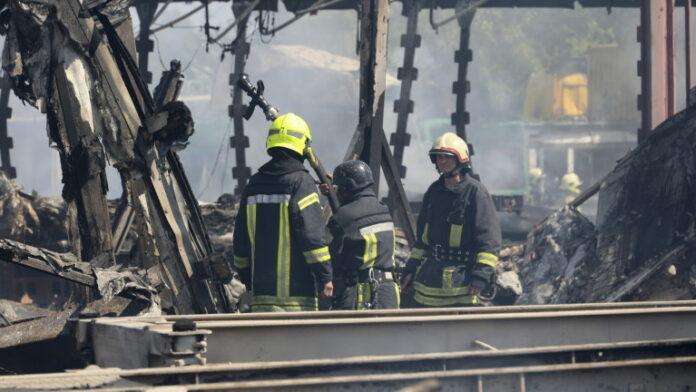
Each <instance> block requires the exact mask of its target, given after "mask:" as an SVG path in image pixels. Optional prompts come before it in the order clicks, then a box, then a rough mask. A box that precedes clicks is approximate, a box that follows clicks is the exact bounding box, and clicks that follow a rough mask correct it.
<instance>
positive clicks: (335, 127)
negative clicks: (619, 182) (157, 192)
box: [10, 2, 683, 200]
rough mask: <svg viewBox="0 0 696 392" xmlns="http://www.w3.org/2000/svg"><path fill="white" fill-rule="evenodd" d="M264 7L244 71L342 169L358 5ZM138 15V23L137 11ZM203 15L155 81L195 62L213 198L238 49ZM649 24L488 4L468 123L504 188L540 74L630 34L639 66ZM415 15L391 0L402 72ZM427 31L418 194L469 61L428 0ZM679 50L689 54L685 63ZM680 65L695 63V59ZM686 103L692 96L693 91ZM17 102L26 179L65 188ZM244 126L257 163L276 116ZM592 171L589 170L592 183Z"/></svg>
mask: <svg viewBox="0 0 696 392" xmlns="http://www.w3.org/2000/svg"><path fill="white" fill-rule="evenodd" d="M192 7H193V5H191V4H176V3H172V4H170V6H169V7H168V8H167V10H166V11H165V12H164V13H163V14H162V15H161V16H160V17H159V19H158V21H157V22H158V23H160V24H161V23H165V22H167V21H170V20H172V19H174V18H176V17H177V16H179V15H182V14H184V13H185V12H187V11H188V10H190V9H191V8H192ZM209 7H210V15H211V24H212V25H214V26H220V27H225V26H227V25H228V24H229V23H231V22H232V21H233V16H232V12H231V10H230V5H229V4H228V3H210V4H209ZM279 7H280V8H281V9H280V11H279V12H278V13H277V14H275V15H274V16H272V17H271V19H272V18H274V19H275V23H276V25H278V24H280V23H282V22H283V21H285V20H287V19H289V18H291V17H292V14H291V13H288V12H286V11H285V10H284V9H282V7H283V6H282V3H279ZM452 12H453V11H452V10H437V11H436V12H435V18H436V19H437V20H441V19H443V18H445V17H447V16H449V15H451V13H452ZM679 15H681V14H680V13H679V12H678V13H677V29H678V31H677V37H678V38H679V39H683V33H682V34H681V35H680V33H679V29H680V27H679V26H680V24H679V23H680V22H679V21H680V19H681V18H682V17H681V16H679ZM257 16H258V13H256V12H255V13H253V14H252V16H251V19H250V22H249V30H248V33H247V38H248V40H250V41H251V53H250V55H249V58H248V63H247V67H246V72H247V73H248V74H249V75H250V78H251V79H252V80H257V79H263V80H264V82H265V84H266V96H267V98H268V99H269V101H270V102H271V103H272V104H273V105H275V106H277V107H278V108H279V109H280V111H281V112H294V113H296V114H299V115H301V116H302V117H304V118H305V119H306V120H307V122H308V123H309V125H310V127H311V128H312V133H313V135H314V142H313V143H314V146H315V150H316V151H317V153H318V154H319V156H320V158H321V159H322V160H323V161H324V163H325V166H326V167H327V169H329V170H331V169H332V168H333V167H334V166H335V165H337V164H338V163H339V162H340V161H341V159H342V158H343V155H344V153H345V150H346V147H347V145H348V142H349V140H350V138H351V136H352V135H353V132H354V130H355V127H356V125H357V113H358V76H359V75H358V70H357V69H356V68H351V67H352V65H351V61H352V63H356V61H357V60H358V57H357V54H356V29H357V14H356V12H355V11H352V10H351V11H321V12H319V13H318V14H316V15H307V16H305V17H304V18H302V19H300V20H299V21H298V22H296V23H294V24H292V25H290V26H289V27H287V28H285V29H283V30H282V31H281V32H279V33H278V35H276V36H275V37H261V36H260V34H259V31H258V24H257ZM133 17H134V19H135V21H134V25H135V26H137V25H138V22H137V15H135V12H133ZM269 20H270V19H266V21H269ZM203 23H204V20H203V12H199V13H198V14H196V15H195V16H194V17H192V18H190V19H188V20H186V21H183V22H180V23H179V24H178V25H177V26H176V27H175V28H170V29H166V30H163V31H161V32H158V33H157V34H155V36H154V37H153V39H154V41H155V51H154V52H153V53H152V54H151V57H150V71H151V72H152V73H153V76H154V83H153V84H152V85H151V88H154V86H155V84H156V82H157V80H158V79H159V76H160V74H161V71H163V70H164V69H166V67H168V63H169V61H170V60H171V59H179V60H181V62H182V64H184V66H186V69H185V71H184V74H185V77H186V79H185V82H184V88H183V91H182V98H183V100H184V101H185V102H186V103H187V104H188V105H189V106H190V107H191V110H192V112H193V115H194V120H195V126H196V133H195V134H194V136H193V137H192V138H191V140H190V145H189V146H188V147H187V149H186V150H184V151H183V152H182V153H181V158H182V161H183V163H184V166H185V168H186V171H187V174H188V175H189V179H190V181H191V183H192V187H193V189H194V192H195V193H196V194H198V195H200V197H201V199H202V200H214V199H216V198H217V197H218V196H219V195H220V194H221V193H223V192H232V191H233V190H234V186H235V180H234V179H233V178H232V175H231V169H232V167H233V166H234V165H235V158H236V157H235V153H234V151H233V150H230V149H229V138H230V136H232V128H233V127H232V126H231V124H230V119H229V116H228V106H229V105H230V104H231V97H230V89H231V86H230V85H229V83H228V82H229V75H230V73H231V72H232V70H233V63H232V59H233V56H232V55H231V54H229V53H226V54H225V56H224V60H223V61H220V60H221V49H220V48H219V47H218V46H216V45H211V46H210V47H209V50H208V51H206V45H205V37H204V34H203V31H202V28H201V26H202V25H203ZM637 24H638V11H637V10H634V9H616V8H615V9H612V12H611V13H607V11H606V9H604V8H600V9H588V10H582V9H576V10H560V9H557V10H548V9H545V10H543V9H520V8H516V9H481V10H479V11H477V14H476V16H475V18H474V22H473V27H472V36H471V49H472V51H473V62H471V63H470V64H469V77H468V79H469V80H470V82H471V93H470V94H469V95H468V96H467V107H468V108H467V110H468V111H469V112H470V117H471V124H470V125H469V126H468V127H467V136H468V139H469V141H470V142H472V143H473V144H474V146H475V151H476V155H475V156H474V158H473V161H474V165H475V167H476V170H477V171H478V172H480V173H481V175H482V178H483V181H484V183H485V184H486V185H487V186H489V188H490V189H491V191H492V193H495V192H497V191H504V190H510V189H513V188H518V187H520V184H521V183H520V179H521V178H522V177H524V176H525V173H526V165H527V159H526V152H525V151H524V150H525V147H524V143H525V141H524V139H523V138H522V137H520V136H519V132H520V127H519V125H515V124H519V121H520V120H521V118H522V108H523V103H524V97H525V91H526V86H527V80H528V78H529V75H530V74H531V73H532V72H535V71H538V70H550V71H555V70H563V69H564V67H565V66H566V65H567V64H577V62H578V61H580V63H582V59H583V58H584V57H585V54H586V51H587V49H588V48H589V47H592V46H593V45H618V46H619V47H622V48H625V49H626V52H627V53H629V54H631V55H632V56H633V57H632V58H631V59H629V63H630V64H633V66H631V67H629V68H628V69H627V71H626V72H629V73H631V74H633V73H634V72H635V66H634V65H635V61H637V59H638V52H639V46H638V44H637V43H636V42H635V28H636V26H637ZM405 26H406V19H405V17H403V16H402V15H401V3H400V2H393V3H392V6H391V15H390V32H389V59H388V73H389V74H390V77H391V78H392V79H393V78H394V77H395V75H396V74H397V68H398V67H400V66H402V61H403V48H401V47H400V46H399V42H400V38H401V35H402V34H404V33H405ZM136 30H137V28H136ZM235 33H236V32H235V31H234V30H233V31H232V32H230V33H229V34H228V36H227V37H225V38H224V39H223V40H222V41H223V42H229V41H231V40H232V39H233V38H234V35H235ZM419 34H421V35H422V44H421V46H420V48H418V49H417V50H416V61H415V66H416V67H417V68H418V71H419V72H418V80H416V81H415V82H414V84H413V89H412V94H411V99H412V100H413V101H414V102H415V108H414V112H413V113H412V114H411V115H410V117H409V123H408V132H409V133H410V134H411V144H410V146H408V147H407V148H406V151H405V158H404V159H405V165H406V166H407V167H408V171H407V177H406V179H405V180H404V186H405V188H406V190H407V193H408V194H409V196H411V197H415V198H416V199H417V198H418V197H419V195H420V194H422V193H423V192H424V190H425V189H426V187H427V185H428V184H429V183H430V182H432V181H433V180H434V179H435V178H436V177H437V174H436V172H435V170H434V168H433V166H432V164H431V163H430V161H429V159H428V157H427V151H428V149H429V148H430V144H431V143H432V140H433V139H434V138H435V137H436V136H437V135H439V134H441V133H443V132H445V131H450V130H453V129H454V127H453V126H452V125H450V124H449V119H450V116H451V114H452V113H453V112H454V111H455V96H454V95H453V94H452V83H453V82H454V81H455V80H456V75H457V65H456V63H455V62H454V52H455V50H457V49H458V46H459V28H458V25H457V23H456V22H453V23H450V24H449V25H447V26H445V27H443V28H441V29H440V30H439V31H438V32H437V33H436V32H435V31H433V29H432V28H431V27H430V25H429V23H428V10H427V9H426V10H423V12H422V13H421V15H420V18H419ZM680 42H681V41H680ZM680 45H683V44H681V43H680ZM307 53H311V56H308V55H307ZM679 53H680V51H678V53H677V64H681V63H683V57H681V59H682V60H680V57H679ZM306 57H311V58H312V59H311V61H309V62H308V61H306V60H307V59H306ZM312 62H314V65H312ZM678 72H679V75H681V74H683V70H678ZM636 80H637V78H636ZM681 83H682V84H683V82H681ZM679 85H680V84H679V83H678V86H679ZM631 94H632V93H631ZM398 95H399V85H398V83H397V84H394V85H392V86H391V87H389V88H388V90H387V93H386V100H385V115H384V130H385V132H386V133H387V138H389V135H390V134H391V133H393V132H394V131H395V129H396V114H395V113H394V112H393V102H394V100H395V99H397V98H398ZM678 96H681V94H678ZM678 104H679V105H680V106H679V107H681V106H683V103H682V101H678ZM11 105H12V106H13V108H14V117H13V121H12V122H10V135H11V136H13V137H14V139H15V148H14V149H13V150H12V159H13V164H14V165H15V166H17V171H18V175H19V182H20V183H21V184H22V185H23V186H24V188H25V189H27V190H32V189H34V190H36V191H38V192H39V193H42V194H58V193H59V192H60V189H59V187H57V184H58V183H59V180H58V181H56V179H55V178H53V177H55V176H56V174H57V170H56V167H55V166H56V159H55V157H53V158H51V156H52V154H53V155H55V153H54V152H51V150H50V149H49V148H48V142H47V137H46V132H45V120H44V119H43V116H42V115H40V114H39V113H38V112H37V111H35V110H34V109H33V108H28V107H25V106H23V105H20V104H19V103H18V102H17V100H16V99H12V100H11ZM637 113H638V112H636V115H637ZM20 119H21V120H20ZM244 127H245V133H246V135H248V137H249V141H250V148H248V149H247V150H246V151H247V156H246V160H247V164H248V166H250V167H251V168H252V172H254V171H255V170H256V169H257V168H258V167H259V166H260V165H261V164H263V163H264V162H265V161H266V160H267V159H268V157H267V155H266V153H265V150H264V138H265V135H266V129H267V127H268V124H267V122H266V120H265V119H264V118H263V116H262V115H261V113H256V114H255V115H254V116H253V117H252V119H251V120H250V121H247V122H245V124H244ZM505 132H508V133H509V134H505ZM494 135H497V136H495V137H493V136H494ZM501 135H502V136H501ZM611 154H613V155H612V158H610V159H608V162H605V163H603V164H602V167H601V168H594V169H593V172H594V171H596V172H597V173H593V174H592V177H593V178H594V177H597V176H601V175H602V174H603V173H606V172H607V171H608V170H609V168H610V167H611V165H612V163H613V160H614V159H616V158H619V157H620V156H621V155H622V154H623V150H621V151H618V152H617V151H615V152H613V153H611ZM611 154H610V155H611ZM557 165H559V168H558V170H557V171H558V172H559V173H562V172H564V171H565V169H566V168H565V162H564V161H563V160H562V159H561V160H560V161H559V162H558V163H557ZM607 166H609V167H607ZM600 172H601V173H600ZM52 176H53V177H52ZM109 180H110V187H111V190H110V193H109V197H118V196H119V195H120V184H119V180H118V177H117V175H116V174H115V172H113V171H110V174H109ZM590 181H591V179H590V180H586V181H585V183H586V185H589V182H590Z"/></svg>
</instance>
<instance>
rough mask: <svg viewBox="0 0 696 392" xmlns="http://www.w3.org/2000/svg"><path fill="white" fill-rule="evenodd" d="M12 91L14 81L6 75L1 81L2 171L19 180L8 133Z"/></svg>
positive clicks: (0, 151)
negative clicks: (13, 164)
mask: <svg viewBox="0 0 696 392" xmlns="http://www.w3.org/2000/svg"><path fill="white" fill-rule="evenodd" d="M11 89H12V81H10V77H9V76H8V75H7V74H6V73H5V74H4V75H3V77H2V79H0V161H1V162H2V165H0V170H2V171H3V172H5V175H6V176H7V177H8V178H17V169H15V168H14V167H13V166H12V163H11V162H10V150H11V149H12V147H14V145H13V141H12V138H11V137H9V136H8V131H7V120H9V119H10V118H11V117H12V108H11V107H10V105H9V101H10V90H11Z"/></svg>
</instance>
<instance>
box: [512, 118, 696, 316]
mask: <svg viewBox="0 0 696 392" xmlns="http://www.w3.org/2000/svg"><path fill="white" fill-rule="evenodd" d="M695 151H696V107H690V108H687V109H686V110H684V111H682V112H680V113H679V114H677V115H675V116H673V117H671V118H670V119H668V120H667V121H665V122H664V123H662V124H661V125H660V126H658V127H657V128H656V129H655V130H654V131H653V132H652V133H651V134H650V136H649V137H648V138H647V139H646V140H645V141H644V142H643V143H642V144H641V145H639V146H638V147H637V148H636V149H635V150H633V151H631V152H630V153H629V154H628V155H626V157H624V158H623V159H622V160H620V161H619V162H618V164H617V166H616V168H615V169H614V170H613V171H612V172H611V173H610V174H609V175H608V176H607V177H606V178H605V179H604V181H603V183H602V185H601V188H600V191H599V204H598V210H597V223H596V225H592V223H591V222H589V221H588V220H587V219H585V218H584V217H583V216H582V215H581V214H580V213H578V212H577V211H575V210H573V209H572V208H569V207H566V208H563V209H561V210H559V211H557V212H556V213H554V214H552V215H551V216H550V217H548V218H547V219H546V220H545V221H543V222H542V223H541V224H540V225H538V226H537V227H536V228H535V230H533V231H532V232H531V233H530V234H529V236H528V240H527V243H526V245H525V251H524V255H523V256H522V257H521V258H520V259H518V260H517V264H518V265H519V268H520V275H521V277H522V283H523V286H524V290H525V293H524V294H523V295H522V297H521V298H520V299H519V301H518V303H519V304H544V303H575V302H614V301H622V300H634V301H636V300H652V299H662V300H669V299H687V298H694V296H695V295H696V266H695V265H694V264H693V263H692V262H691V261H690V260H693V244H694V241H695V240H696V232H695V230H696V204H694V202H693V201H694V200H696V154H695Z"/></svg>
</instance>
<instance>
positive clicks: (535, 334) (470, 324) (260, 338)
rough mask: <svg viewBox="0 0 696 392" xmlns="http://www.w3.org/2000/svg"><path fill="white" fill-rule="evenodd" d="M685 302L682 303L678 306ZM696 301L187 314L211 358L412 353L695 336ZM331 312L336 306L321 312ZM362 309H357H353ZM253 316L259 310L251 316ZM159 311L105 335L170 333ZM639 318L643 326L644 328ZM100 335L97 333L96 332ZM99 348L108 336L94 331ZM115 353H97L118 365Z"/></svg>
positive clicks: (103, 329)
mask: <svg viewBox="0 0 696 392" xmlns="http://www.w3.org/2000/svg"><path fill="white" fill-rule="evenodd" d="M679 305H683V306H679ZM693 305H694V303H693V301H688V302H684V303H679V302H675V303H666V305H665V306H659V305H657V306H655V305H653V306H650V307H640V306H637V305H635V304H634V305H630V306H625V307H621V306H610V305H604V306H602V305H593V306H589V307H588V306H580V305H578V306H569V307H565V309H563V308H564V307H563V306H558V307H550V308H547V309H544V307H543V306H541V307H527V308H526V309H517V310H515V309H514V308H504V309H502V311H499V312H490V313H487V312H485V311H473V310H472V311H471V312H469V313H452V312H451V311H449V310H447V309H440V310H439V311H441V312H442V313H441V314H433V313H430V314H428V313H425V312H422V313H418V312H415V313H414V312H413V311H410V310H403V311H401V310H399V311H392V312H384V313H382V314H381V315H380V314H379V313H377V312H375V313H374V314H375V315H377V316H376V317H370V316H369V314H370V313H371V312H353V313H351V312H340V313H335V316H334V317H332V318H327V317H319V318H304V319H303V318H299V317H295V318H293V317H291V316H289V315H285V316H288V317H285V318H276V317H277V316H273V315H265V316H258V317H266V318H253V315H251V316H247V315H226V317H225V315H221V316H217V315H207V316H201V317H200V318H197V317H188V320H191V321H194V322H195V325H196V327H197V328H198V331H200V332H208V331H209V332H210V335H208V336H207V338H206V340H207V353H206V354H205V358H206V360H207V363H224V362H256V361H284V360H293V361H297V360H303V359H320V358H347V357H353V356H374V355H409V354H416V353H432V352H455V351H469V350H472V349H480V348H481V347H494V348H497V349H511V348H525V347H527V348H529V347H539V346H554V345H571V344H595V343H620V342H628V341H647V340H659V339H688V338H692V337H694V336H696V334H695V333H694V332H693V331H694V327H696V307H694V306H693ZM559 309H561V310H559ZM319 315H321V316H323V315H331V313H325V314H319ZM352 315H355V316H357V317H351V316H352ZM249 317H252V318H249ZM171 320H172V319H170V320H167V319H166V318H165V319H157V318H130V319H96V320H92V321H90V322H89V325H90V328H99V330H100V334H99V336H101V337H102V341H106V342H110V340H109V339H108V337H109V334H110V332H109V330H110V329H114V330H119V331H124V330H128V331H129V332H128V334H123V333H122V332H121V335H123V336H124V339H125V338H127V339H133V342H130V341H121V342H120V343H119V344H120V345H121V346H123V347H130V346H131V345H135V344H140V345H142V341H143V340H142V339H141V338H140V335H143V334H155V335H157V334H161V335H164V336H167V334H171V331H172V325H173V322H172V321H171ZM636 326H640V328H637V327H636ZM93 336H95V334H93ZM92 344H93V345H94V348H95V352H97V351H100V352H104V351H105V350H99V346H100V345H101V344H102V343H101V341H100V340H98V339H95V340H94V341H93V342H92ZM114 360H118V359H117V358H115V357H114V356H111V357H110V358H107V359H102V360H100V361H98V364H99V365H100V366H114V365H113V364H112V363H110V362H109V361H114Z"/></svg>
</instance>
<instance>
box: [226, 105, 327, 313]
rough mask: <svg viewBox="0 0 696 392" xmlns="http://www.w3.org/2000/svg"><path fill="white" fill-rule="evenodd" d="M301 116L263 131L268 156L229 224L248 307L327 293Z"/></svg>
mask: <svg viewBox="0 0 696 392" xmlns="http://www.w3.org/2000/svg"><path fill="white" fill-rule="evenodd" d="M311 139H312V135H311V133H310V131H309V126H308V125H307V123H306V122H305V121H304V120H303V119H302V118H300V117H299V116H297V115H295V114H292V113H288V114H284V115H281V116H279V117H278V118H277V119H275V121H273V123H272V124H271V127H270V129H269V131H268V138H267V139H266V151H267V152H268V154H269V155H270V156H271V160H270V161H269V162H268V163H266V164H265V165H263V166H261V168H259V171H258V173H256V174H254V175H253V176H251V179H250V180H249V184H248V185H247V186H246V188H245V189H244V192H243V193H242V197H241V202H240V206H239V213H238V215H237V219H236V221H235V228H234V241H233V245H234V265H235V267H236V268H237V269H238V270H239V273H240V277H241V278H242V282H244V284H246V285H247V288H249V290H250V291H251V294H252V303H251V311H252V312H269V311H273V312H276V311H300V310H317V309H318V298H317V295H318V294H321V295H323V296H325V297H331V295H332V293H333V284H332V271H331V256H330V254H329V248H328V246H327V242H326V239H325V234H324V233H325V230H326V226H325V225H324V219H323V215H322V208H321V205H320V203H319V194H318V193H317V188H316V185H315V183H314V179H313V178H312V177H311V176H310V175H309V173H308V172H307V170H305V168H304V165H303V162H304V151H305V148H306V146H307V143H309V142H310V141H311Z"/></svg>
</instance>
